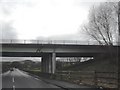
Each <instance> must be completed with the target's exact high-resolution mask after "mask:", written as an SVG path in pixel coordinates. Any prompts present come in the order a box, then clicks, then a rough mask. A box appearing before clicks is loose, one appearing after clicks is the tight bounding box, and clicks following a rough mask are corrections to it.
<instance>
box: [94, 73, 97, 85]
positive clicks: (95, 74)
mask: <svg viewBox="0 0 120 90" xmlns="http://www.w3.org/2000/svg"><path fill="white" fill-rule="evenodd" d="M94 85H95V86H97V72H96V71H94Z"/></svg>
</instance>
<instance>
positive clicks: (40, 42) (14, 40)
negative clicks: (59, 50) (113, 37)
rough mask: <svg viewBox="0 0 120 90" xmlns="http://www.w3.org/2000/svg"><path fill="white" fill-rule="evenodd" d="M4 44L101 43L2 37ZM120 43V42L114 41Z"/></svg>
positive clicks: (116, 43)
mask: <svg viewBox="0 0 120 90" xmlns="http://www.w3.org/2000/svg"><path fill="white" fill-rule="evenodd" d="M0 43H2V44H75V45H99V43H98V42H97V41H80V40H21V39H1V40H0ZM114 45H120V42H114Z"/></svg>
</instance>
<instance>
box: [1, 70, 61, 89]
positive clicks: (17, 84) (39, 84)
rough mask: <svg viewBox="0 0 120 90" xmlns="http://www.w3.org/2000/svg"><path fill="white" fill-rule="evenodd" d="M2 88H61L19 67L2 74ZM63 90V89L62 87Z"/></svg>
mask: <svg viewBox="0 0 120 90" xmlns="http://www.w3.org/2000/svg"><path fill="white" fill-rule="evenodd" d="M2 88H12V89H13V90H15V88H58V89H59V88H60V87H58V86H55V85H52V84H50V83H46V82H44V81H42V80H40V79H38V78H35V77H33V76H30V75H28V74H27V73H26V72H23V71H21V70H19V69H14V71H8V72H6V73H4V74H3V75H2ZM60 90H61V89H60Z"/></svg>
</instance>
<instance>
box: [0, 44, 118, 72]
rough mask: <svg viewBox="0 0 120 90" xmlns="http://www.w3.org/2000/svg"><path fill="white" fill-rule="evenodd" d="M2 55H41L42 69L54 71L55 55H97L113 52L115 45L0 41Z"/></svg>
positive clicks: (115, 49)
mask: <svg viewBox="0 0 120 90" xmlns="http://www.w3.org/2000/svg"><path fill="white" fill-rule="evenodd" d="M1 45H2V49H1V50H0V52H1V53H2V57H42V62H41V63H42V71H43V72H47V73H55V68H56V57H94V58H96V57H98V56H99V55H101V54H108V53H110V52H113V53H115V52H116V51H117V46H105V45H81V44H75V43H70V44H68V43H67V44H65V43H64V44H63V43H56V44H55V43H13V42H12V43H10V42H9V43H4V42H3V43H1Z"/></svg>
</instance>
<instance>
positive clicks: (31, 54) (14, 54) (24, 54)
mask: <svg viewBox="0 0 120 90" xmlns="http://www.w3.org/2000/svg"><path fill="white" fill-rule="evenodd" d="M44 54H51V53H34V52H2V57H42V56H43V55H44ZM99 54H103V53H56V57H93V56H97V55H99Z"/></svg>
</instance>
